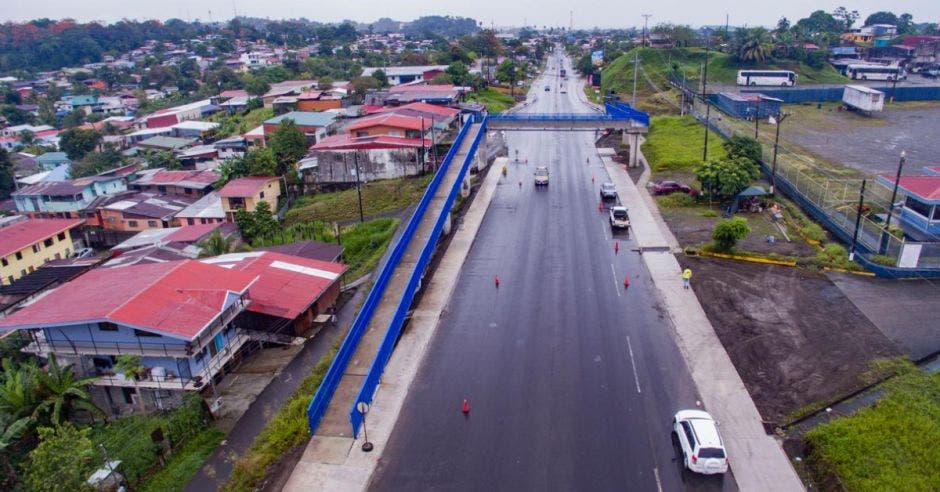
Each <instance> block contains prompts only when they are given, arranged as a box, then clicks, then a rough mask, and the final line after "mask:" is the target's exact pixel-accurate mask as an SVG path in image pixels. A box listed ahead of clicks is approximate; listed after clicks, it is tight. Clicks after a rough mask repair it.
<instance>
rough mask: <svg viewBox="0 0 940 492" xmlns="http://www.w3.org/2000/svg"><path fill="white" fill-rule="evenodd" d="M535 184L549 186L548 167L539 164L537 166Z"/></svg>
mask: <svg viewBox="0 0 940 492" xmlns="http://www.w3.org/2000/svg"><path fill="white" fill-rule="evenodd" d="M535 186H548V168H547V167H545V166H539V167H537V168H535Z"/></svg>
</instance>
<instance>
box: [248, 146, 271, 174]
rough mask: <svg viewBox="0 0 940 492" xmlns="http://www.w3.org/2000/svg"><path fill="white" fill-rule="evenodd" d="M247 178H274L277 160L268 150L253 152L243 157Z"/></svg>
mask: <svg viewBox="0 0 940 492" xmlns="http://www.w3.org/2000/svg"><path fill="white" fill-rule="evenodd" d="M245 164H246V165H247V166H248V175H249V176H276V175H277V158H276V157H274V152H272V151H271V149H270V148H263V149H257V150H253V151H251V152H249V153H248V155H246V156H245Z"/></svg>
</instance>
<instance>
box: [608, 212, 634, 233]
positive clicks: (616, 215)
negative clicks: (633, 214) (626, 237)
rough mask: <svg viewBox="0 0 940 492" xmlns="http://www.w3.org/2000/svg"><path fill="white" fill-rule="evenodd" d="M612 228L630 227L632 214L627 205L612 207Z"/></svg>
mask: <svg viewBox="0 0 940 492" xmlns="http://www.w3.org/2000/svg"><path fill="white" fill-rule="evenodd" d="M610 228H611V229H630V215H629V214H627V207H610Z"/></svg>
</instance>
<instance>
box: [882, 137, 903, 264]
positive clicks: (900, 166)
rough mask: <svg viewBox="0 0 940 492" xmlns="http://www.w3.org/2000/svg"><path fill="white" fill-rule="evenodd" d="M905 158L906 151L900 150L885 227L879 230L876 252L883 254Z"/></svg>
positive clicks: (886, 246) (885, 250) (886, 248)
mask: <svg viewBox="0 0 940 492" xmlns="http://www.w3.org/2000/svg"><path fill="white" fill-rule="evenodd" d="M906 160H907V152H905V151H903V150H902V151H901V160H899V161H898V173H897V174H896V175H895V176H894V189H892V190H891V204H889V205H888V218H887V219H885V227H884V229H882V230H881V245H880V246H881V247H880V248H878V254H881V255H883V254H885V253H887V251H888V230H889V228H890V227H891V216H892V215H894V201H895V200H897V199H898V186H899V184H900V182H901V170H902V169H903V168H904V161H906Z"/></svg>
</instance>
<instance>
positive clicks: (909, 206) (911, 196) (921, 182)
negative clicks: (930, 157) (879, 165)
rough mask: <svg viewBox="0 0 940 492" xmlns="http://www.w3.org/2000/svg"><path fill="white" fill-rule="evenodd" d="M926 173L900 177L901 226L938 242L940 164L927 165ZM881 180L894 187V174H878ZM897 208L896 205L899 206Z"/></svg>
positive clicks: (925, 239) (905, 229)
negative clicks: (901, 198)
mask: <svg viewBox="0 0 940 492" xmlns="http://www.w3.org/2000/svg"><path fill="white" fill-rule="evenodd" d="M924 172H925V173H924V174H922V175H917V176H901V179H900V180H899V181H897V185H898V186H897V188H898V194H900V195H901V196H902V197H903V205H902V206H901V208H900V214H899V215H900V225H901V228H902V229H903V230H904V233H905V234H907V235H909V236H911V237H913V238H914V239H915V240H917V241H932V242H933V241H937V237H938V236H940V166H930V167H925V168H924ZM877 179H878V183H879V184H881V185H882V186H885V187H887V188H889V189H894V185H895V177H894V176H878V178H877ZM896 210H897V208H896Z"/></svg>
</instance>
